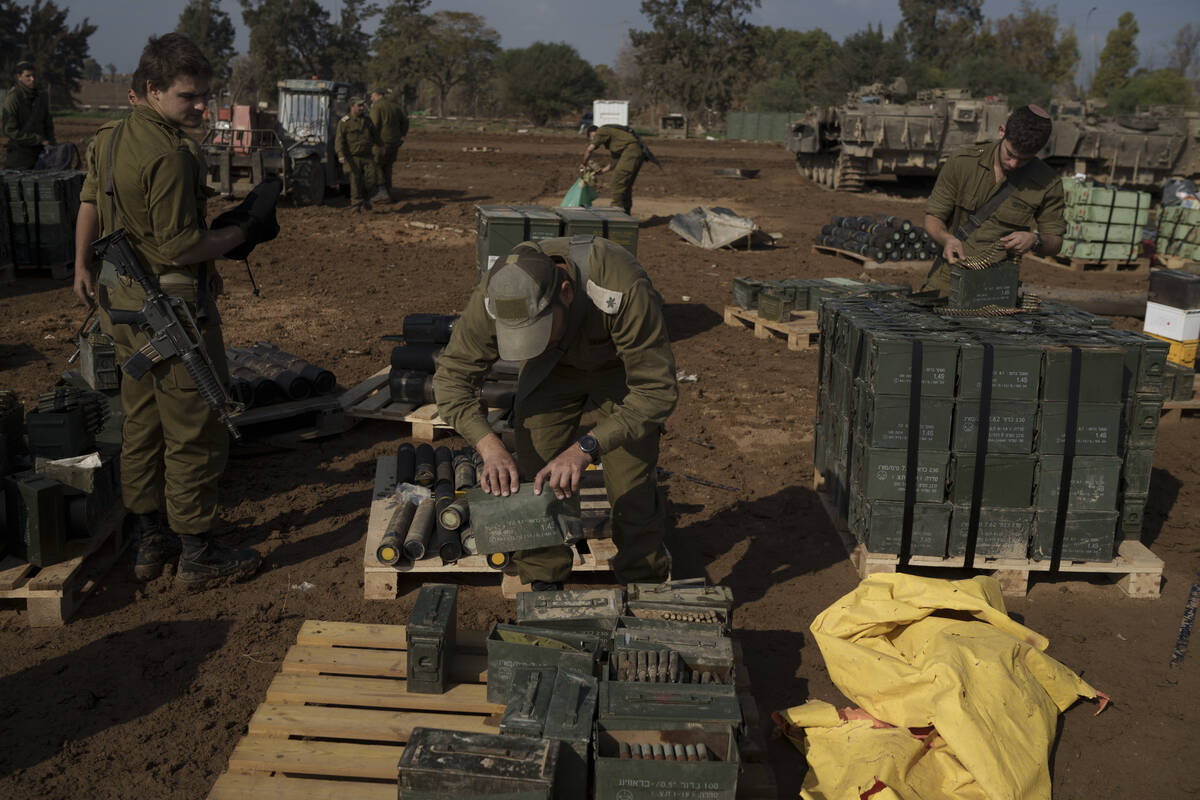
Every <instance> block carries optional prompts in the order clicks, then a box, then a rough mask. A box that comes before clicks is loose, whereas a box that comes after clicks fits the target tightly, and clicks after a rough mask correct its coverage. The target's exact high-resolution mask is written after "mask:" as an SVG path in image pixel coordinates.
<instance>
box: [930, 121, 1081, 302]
mask: <svg viewBox="0 0 1200 800" xmlns="http://www.w3.org/2000/svg"><path fill="white" fill-rule="evenodd" d="M999 146H1000V142H998V141H997V142H993V143H991V144H983V145H977V146H973V147H967V148H964V149H963V150H960V151H958V152H957V153H955V154H954V155H952V156H950V158H949V159H947V161H946V164H945V166H943V167H942V171H941V173H939V174H938V179H937V183H936V184H934V187H933V192H932V194H930V195H929V201H928V202H927V203H926V204H925V213H926V214H928V215H930V216H933V217H937V218H938V219H940V220H941V221H942V222H944V223H946V229H947V230H948V231H950V235H952V236H958V234H957V233H956V231H957V230H958V227H959V226H960V225H962V224H963V223H965V222H966V221H967V217H969V216H970V215H971V214H973V213H975V211H976V210H978V209H979V208H980V207H981V206H983V204H984V203H986V202H987V201H988V199H989V198H991V197H992V195H994V194H995V193H996V192H997V191H999V189H1000V187H1001V186H1002V185H1003V184H1002V183H996V173H995V163H996V148H998V147H999ZM1008 179H1009V180H1015V182H1016V187H1017V188H1016V189H1015V190H1014V191H1013V193H1012V194H1010V195H1009V196H1008V198H1007V199H1006V200H1005V201H1004V202H1003V203H1002V204H1001V205H1000V207H999V208H997V209H996V210H995V212H993V213H992V215H991V216H989V217H988V218H987V219H986V220H985V221H984V223H983V224H982V225H980V226H979V228H978V229H976V231H975V232H974V233H972V234H971V235H970V237H968V238H967V240H966V241H965V242H963V250H964V251H965V252H966V255H967V256H968V257H972V256H982V255H984V254H985V253H987V251H988V250H989V249H990V248H991V247H992V245H994V244H995V243H996V242H997V241H999V240H1000V239H1002V238H1004V237H1005V236H1007V235H1008V234H1010V233H1012V232H1013V231H1027V230H1029V229H1030V227H1031V226H1035V227H1036V228H1037V232H1038V233H1040V234H1041V235H1043V236H1062V235H1063V234H1064V233H1066V232H1067V223H1066V220H1065V219H1064V217H1063V208H1064V206H1065V202H1066V201H1065V199H1064V195H1063V188H1062V179H1061V178H1059V176H1058V173H1056V172H1055V171H1054V170H1052V169H1051V168H1050V167H1048V166H1047V165H1046V164H1045V163H1044V162H1043V161H1042V160H1041V159H1037V158H1035V159H1033V160H1032V161H1030V162H1029V164H1028V165H1026V166H1025V167H1024V168H1022V169H1021V170H1020V173H1019V174H1016V175H1010V176H1009V178H1008ZM921 288H922V290H926V291H928V290H934V289H936V290H937V291H938V292H939V293H940V294H946V293H948V292H949V290H950V267H949V265H948V264H946V263H944V262H941V260H940V259H939V263H938V265H937V266H936V267H935V268H934V270H933V271H932V272H930V273H929V277H927V278H926V279H925V285H924V286H922V287H921Z"/></svg>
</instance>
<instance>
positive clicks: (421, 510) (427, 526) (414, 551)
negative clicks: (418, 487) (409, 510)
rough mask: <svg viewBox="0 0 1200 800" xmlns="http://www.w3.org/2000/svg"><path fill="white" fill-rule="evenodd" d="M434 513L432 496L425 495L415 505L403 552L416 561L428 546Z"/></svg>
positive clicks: (422, 555) (435, 510)
mask: <svg viewBox="0 0 1200 800" xmlns="http://www.w3.org/2000/svg"><path fill="white" fill-rule="evenodd" d="M436 513H437V508H436V503H435V501H434V499H433V498H432V497H426V498H425V499H424V500H422V501H421V504H420V505H418V506H417V511H416V513H415V514H413V519H412V523H411V524H410V525H409V527H408V535H407V536H406V537H404V552H405V554H407V555H408V557H409V559H411V560H412V561H418V560H420V559H422V558H424V557H425V549H426V548H427V547H428V546H429V537H430V536H431V535H432V534H433V528H434V522H435V520H434V515H435V514H436Z"/></svg>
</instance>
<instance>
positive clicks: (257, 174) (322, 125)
mask: <svg viewBox="0 0 1200 800" xmlns="http://www.w3.org/2000/svg"><path fill="white" fill-rule="evenodd" d="M278 87H279V110H278V113H277V114H276V115H275V116H272V115H270V114H268V113H266V112H263V111H259V110H258V109H255V108H252V107H250V106H234V107H233V109H232V111H231V113H229V114H226V113H224V112H218V114H217V121H216V123H215V125H214V127H213V128H212V129H211V130H210V131H209V132H208V135H207V136H206V137H205V139H204V142H203V144H202V145H201V146H202V149H203V151H204V155H205V159H206V160H207V162H208V169H209V182H210V183H211V184H213V185H214V186H216V187H217V188H218V189H219V190H220V191H221V193H222V194H224V195H226V196H232V195H233V184H234V183H235V182H237V181H239V180H244V181H246V182H247V183H248V185H250V186H253V185H255V184H257V183H259V182H261V181H262V179H263V178H265V177H267V176H271V175H275V176H278V177H279V178H281V179H282V180H283V190H284V192H286V193H287V195H288V196H289V197H291V198H292V202H294V203H295V204H296V205H320V204H321V202H322V201H324V199H325V194H326V192H327V191H328V190H330V189H335V190H336V189H337V188H338V187H339V186H340V185H342V184H343V183H345V182H346V177H345V173H344V171H343V169H342V168H341V165H339V164H338V160H337V154H336V153H335V152H334V138H335V136H336V134H337V124H338V120H340V119H341V118H342V116H343V115H345V114H346V113H347V112H348V111H349V98H350V92H351V89H352V87H351V86H350V84H348V83H337V82H335V81H324V80H303V79H292V80H284V81H279V83H278ZM226 117H228V118H226Z"/></svg>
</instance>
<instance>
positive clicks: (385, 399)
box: [342, 367, 508, 442]
mask: <svg viewBox="0 0 1200 800" xmlns="http://www.w3.org/2000/svg"><path fill="white" fill-rule="evenodd" d="M390 371H391V368H390V367H384V368H383V369H381V370H379V372H376V373H375V374H374V375H372V376H371V377H369V378H367V379H366V380H364V381H363V382H362V383H360V384H358V385H357V386H355V387H354V388H353V389H351V390H350V391H349V392H347V393H346V394H345V395H344V396H343V402H342V409H343V411H344V412H345V414H346V415H347V416H350V417H355V418H357V419H377V420H383V421H384V422H403V423H407V424H409V425H411V426H412V437H413V438H414V439H417V440H419V441H423V442H432V441H433V440H434V439H435V438H437V436H438V435H439V434H442V433H450V434H453V433H454V429H453V428H452V427H450V425H449V424H447V423H446V422H445V421H443V420H442V418H441V417H440V416H439V415H438V410H437V406H436V405H435V404H433V403H426V404H424V405H417V404H416V403H393V402H392V396H391V392H390V390H389V388H388V373H389V372H390ZM507 416H508V414H507V411H505V410H501V409H491V410H490V411H489V412H488V422H489V423H490V424H491V426H492V429H493V430H496V429H498V428H501V429H502V428H503V426H505V425H507V422H506V419H507Z"/></svg>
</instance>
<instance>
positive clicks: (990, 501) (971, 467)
mask: <svg viewBox="0 0 1200 800" xmlns="http://www.w3.org/2000/svg"><path fill="white" fill-rule="evenodd" d="M984 464H985V471H984V474H983V495H982V497H980V498H979V502H980V504H981V505H984V506H993V507H996V508H1025V507H1028V506H1030V505H1031V498H1032V496H1033V476H1034V471H1035V469H1036V467H1037V459H1036V458H1035V457H1034V456H1029V455H1016V454H1007V453H988V455H987V456H986V457H985V461H984ZM953 476H954V477H953V485H952V487H951V490H950V502H952V503H954V504H955V505H968V504H970V503H971V502H972V501H973V497H972V495H973V493H974V487H975V454H974V453H955V454H954V467H953ZM956 513H957V512H956Z"/></svg>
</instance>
